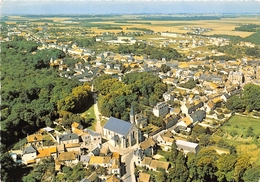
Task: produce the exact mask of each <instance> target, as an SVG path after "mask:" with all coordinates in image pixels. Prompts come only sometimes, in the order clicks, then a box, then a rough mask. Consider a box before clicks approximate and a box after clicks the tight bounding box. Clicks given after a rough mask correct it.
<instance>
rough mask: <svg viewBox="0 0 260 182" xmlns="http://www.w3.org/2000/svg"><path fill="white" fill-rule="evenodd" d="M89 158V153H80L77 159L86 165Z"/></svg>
mask: <svg viewBox="0 0 260 182" xmlns="http://www.w3.org/2000/svg"><path fill="white" fill-rule="evenodd" d="M89 160H90V156H89V155H80V159H79V161H80V162H82V163H83V165H85V166H87V165H88V163H89Z"/></svg>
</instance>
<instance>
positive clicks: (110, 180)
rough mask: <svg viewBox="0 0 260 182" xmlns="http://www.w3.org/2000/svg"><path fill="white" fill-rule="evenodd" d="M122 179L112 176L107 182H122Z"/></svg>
mask: <svg viewBox="0 0 260 182" xmlns="http://www.w3.org/2000/svg"><path fill="white" fill-rule="evenodd" d="M120 181H121V180H120V178H119V177H117V176H116V175H112V176H110V177H109V178H107V180H106V182H120Z"/></svg>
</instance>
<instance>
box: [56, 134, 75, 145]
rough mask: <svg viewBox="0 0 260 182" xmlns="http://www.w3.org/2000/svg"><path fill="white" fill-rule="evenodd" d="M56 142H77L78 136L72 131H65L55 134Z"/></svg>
mask: <svg viewBox="0 0 260 182" xmlns="http://www.w3.org/2000/svg"><path fill="white" fill-rule="evenodd" d="M57 142H58V144H67V143H79V136H78V135H77V134H74V133H67V134H63V135H59V136H57Z"/></svg>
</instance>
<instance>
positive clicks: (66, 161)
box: [58, 151, 79, 166]
mask: <svg viewBox="0 0 260 182" xmlns="http://www.w3.org/2000/svg"><path fill="white" fill-rule="evenodd" d="M78 157H79V153H78V152H74V151H72V152H62V153H60V154H59V155H58V161H59V162H60V163H61V164H63V165H66V166H70V165H72V164H73V165H76V164H77V163H78V162H79V160H78Z"/></svg>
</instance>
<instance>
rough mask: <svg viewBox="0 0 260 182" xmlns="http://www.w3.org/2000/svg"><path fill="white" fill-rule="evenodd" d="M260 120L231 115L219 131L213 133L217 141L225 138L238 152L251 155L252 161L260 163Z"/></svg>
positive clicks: (214, 139)
mask: <svg viewBox="0 0 260 182" xmlns="http://www.w3.org/2000/svg"><path fill="white" fill-rule="evenodd" d="M259 136H260V120H259V119H256V118H252V117H245V116H238V115H235V116H233V117H231V118H230V119H229V120H228V121H227V122H226V123H225V124H224V125H223V126H221V127H220V128H219V130H218V131H217V132H215V133H214V134H213V135H212V138H211V139H212V140H213V141H215V142H216V143H217V142H218V141H219V140H221V139H222V140H225V141H226V142H227V143H228V144H230V145H234V146H235V147H236V150H237V152H238V154H247V155H249V156H251V161H252V162H256V163H257V164H260V144H259V142H260V139H259Z"/></svg>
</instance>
